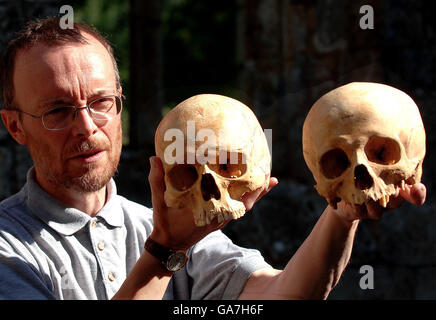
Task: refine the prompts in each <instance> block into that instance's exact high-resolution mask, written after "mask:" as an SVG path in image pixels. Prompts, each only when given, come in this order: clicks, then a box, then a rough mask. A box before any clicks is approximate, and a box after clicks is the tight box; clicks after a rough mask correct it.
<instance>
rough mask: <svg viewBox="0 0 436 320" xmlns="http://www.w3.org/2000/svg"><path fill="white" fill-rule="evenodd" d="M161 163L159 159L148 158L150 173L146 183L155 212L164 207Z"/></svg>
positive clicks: (163, 181)
mask: <svg viewBox="0 0 436 320" xmlns="http://www.w3.org/2000/svg"><path fill="white" fill-rule="evenodd" d="M164 176H165V174H164V170H163V166H162V161H161V160H160V158H159V157H156V156H152V157H150V173H149V174H148V182H149V183H150V189H151V202H152V205H153V208H154V209H155V210H160V209H162V208H164V207H166V205H165V199H164V193H165V189H166V187H165V180H164Z"/></svg>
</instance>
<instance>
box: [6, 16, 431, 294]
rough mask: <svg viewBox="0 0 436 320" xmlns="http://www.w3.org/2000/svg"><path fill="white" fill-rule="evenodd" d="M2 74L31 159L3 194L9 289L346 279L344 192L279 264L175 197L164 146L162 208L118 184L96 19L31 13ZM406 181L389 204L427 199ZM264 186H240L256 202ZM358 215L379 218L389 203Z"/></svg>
mask: <svg viewBox="0 0 436 320" xmlns="http://www.w3.org/2000/svg"><path fill="white" fill-rule="evenodd" d="M0 79H1V84H0V87H1V90H2V99H3V110H2V111H1V116H2V120H3V123H4V124H5V127H6V128H7V129H8V131H9V133H10V134H11V136H12V137H13V138H14V139H15V140H16V141H17V142H18V143H19V144H21V145H26V146H27V148H28V149H29V152H30V155H31V157H32V159H33V162H34V167H33V168H32V169H31V170H29V172H28V176H27V183H26V185H25V186H24V187H23V189H22V190H21V191H20V192H19V193H17V194H16V195H13V196H12V197H10V198H8V199H6V200H4V201H2V202H1V203H0V298H3V299H111V298H113V299H161V298H167V299H236V298H241V299H278V298H280V299H292V298H301V299H308V298H311V299H314V298H315V299H317V298H326V297H327V296H328V294H329V292H330V291H331V289H332V288H333V287H334V285H335V284H336V283H337V281H338V280H339V277H340V275H341V274H342V272H343V270H344V268H345V266H346V265H347V263H348V260H349V257H350V254H351V249H352V244H353V239H354V236H355V232H356V228H357V225H358V222H359V219H360V218H363V216H358V214H357V213H355V212H354V211H353V210H352V209H351V208H350V207H347V206H346V205H344V204H343V203H339V205H338V208H337V209H336V210H335V209H333V208H332V207H327V208H326V210H325V212H324V213H323V215H322V216H321V218H320V219H319V221H318V223H317V224H316V226H315V227H314V230H313V231H312V233H311V234H310V236H309V237H308V238H307V240H306V241H305V242H304V243H303V245H302V246H301V248H300V249H299V250H298V251H297V253H296V254H295V255H294V257H293V258H292V259H291V260H290V262H289V263H288V265H287V266H286V268H285V270H276V269H273V268H272V267H271V266H269V265H268V264H267V263H265V261H264V260H263V258H262V257H261V255H260V254H259V252H258V251H256V250H251V249H244V248H240V247H237V246H235V245H234V244H233V243H232V242H231V241H230V240H229V239H228V238H227V237H226V236H224V234H223V233H222V232H221V231H220V230H219V229H220V228H222V227H223V226H224V225H225V223H218V222H217V221H213V223H212V224H210V225H208V226H206V227H201V228H199V227H196V226H195V224H194V221H193V215H192V213H191V212H190V211H189V210H188V209H181V210H180V209H177V210H176V209H172V208H168V207H166V205H165V202H164V199H163V194H164V190H165V184H164V179H163V169H162V163H161V162H160V160H159V159H158V158H156V157H152V158H151V159H150V163H151V170H150V174H149V182H150V186H151V191H152V204H153V211H151V210H149V209H147V208H145V207H143V206H140V205H138V204H135V203H133V202H130V201H128V200H127V199H125V198H123V197H121V196H118V195H117V194H116V186H115V183H114V181H113V180H112V179H111V177H112V176H113V174H114V173H115V171H116V168H117V165H118V161H119V158H120V153H121V147H122V145H121V136H122V135H121V132H122V129H121V115H120V114H121V113H120V112H121V108H122V88H121V85H120V81H119V76H118V71H117V67H116V62H115V59H114V57H113V55H112V51H111V48H110V46H109V45H108V44H107V42H106V41H105V40H104V39H103V38H102V37H101V36H100V35H99V34H98V33H97V32H96V31H94V30H92V29H90V28H88V27H87V26H85V25H80V24H75V27H74V29H72V30H70V29H66V30H62V29H60V28H59V21H58V20H57V19H46V20H41V21H36V22H33V23H31V24H29V25H28V26H27V27H26V28H25V30H24V31H23V32H22V33H21V35H20V36H19V37H18V38H17V39H16V40H15V41H13V42H11V44H10V45H9V47H8V49H7V50H6V53H5V56H4V58H3V60H2V68H1V78H0ZM277 183H278V181H277V179H275V178H271V179H270V184H269V189H271V188H272V187H274V186H275V185H277ZM398 192H399V194H398V197H397V198H396V199H393V200H392V201H391V203H390V207H391V208H394V207H397V206H398V205H399V204H400V202H401V200H402V198H405V199H406V200H408V201H410V202H412V203H414V204H417V205H420V204H422V203H423V202H424V199H425V193H426V192H425V187H424V186H423V185H422V184H417V185H414V186H407V187H406V189H405V190H399V191H398ZM265 193H266V192H262V193H261V192H260V190H258V191H255V192H253V193H251V194H246V195H244V204H245V206H246V208H247V210H250V209H251V207H252V206H253V205H254V203H255V202H256V201H257V200H259V199H260V198H261V197H262V196H263V195H264V194H265ZM360 214H361V215H362V214H364V215H365V217H367V218H379V217H380V216H381V214H382V208H381V207H380V206H378V205H377V204H375V203H372V204H368V206H367V210H366V211H365V212H364V213H360ZM144 245H146V247H147V249H146V250H144ZM169 249H171V250H172V251H168V250H169ZM174 252H177V253H179V254H180V253H181V254H182V255H179V256H178V257H179V258H178V259H179V260H174V261H175V262H174V261H173V262H174V264H171V263H170V264H168V262H171V261H168V260H170V258H171V259H172V257H174V256H175V255H170V254H171V253H174ZM185 253H187V254H188V256H189V259H188V261H187V263H186V265H185V266H184V267H183V268H181V269H180V270H178V271H176V272H175V271H174V270H176V269H179V268H180V267H182V266H183V264H184V263H185V262H186V261H185V260H184V254H185ZM180 259H181V260H180ZM164 262H165V263H167V264H164Z"/></svg>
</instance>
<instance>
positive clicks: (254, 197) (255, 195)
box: [242, 177, 279, 211]
mask: <svg viewBox="0 0 436 320" xmlns="http://www.w3.org/2000/svg"><path fill="white" fill-rule="evenodd" d="M278 184H279V181H278V180H277V178H274V177H272V178H270V179H269V184H268V187H267V188H266V189H264V188H259V189H256V190H255V191H252V192H247V193H245V194H244V195H243V196H242V202H243V203H244V205H245V210H246V211H249V210H251V208H252V207H253V206H254V204H255V203H256V202H257V201H259V200H260V199H261V198H262V197H263V196H264V195H265V194H267V193H268V192H270V191H271V189H272V188H274V187H275V186H276V185H278Z"/></svg>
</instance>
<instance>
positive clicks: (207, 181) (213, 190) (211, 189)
mask: <svg viewBox="0 0 436 320" xmlns="http://www.w3.org/2000/svg"><path fill="white" fill-rule="evenodd" d="M201 194H202V195H203V199H204V201H209V200H210V199H212V198H215V199H216V200H219V199H220V198H221V193H220V190H219V189H218V186H217V185H216V183H215V179H214V178H213V176H212V175H211V174H210V173H205V174H203V176H202V177H201Z"/></svg>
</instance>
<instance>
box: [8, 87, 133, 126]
mask: <svg viewBox="0 0 436 320" xmlns="http://www.w3.org/2000/svg"><path fill="white" fill-rule="evenodd" d="M109 97H115V99H116V98H118V99H119V100H120V110H119V111H118V112H117V114H116V115H118V114H120V113H121V111H122V110H123V99H125V98H126V97H125V96H124V95H120V96H119V95H117V94H110V95H106V96H102V97H98V98H96V99H94V100H92V101H91V102H89V103H88V104H86V105H84V106H82V107H76V106H75V105H65V106H62V107H55V108H51V109H48V110H45V111H43V112H42V113H41V115H39V116H37V115H34V114H32V113H29V112H26V111H23V110H21V109H18V108H14V109H12V110H13V111H17V112H20V113H24V114H27V115H28V116H31V117H32V118H35V119H41V122H42V125H43V127H44V128H45V129H46V130H50V131H60V130H65V129H67V128H69V127H70V126H71V125H72V123H73V122H71V123H70V124H69V125H68V126H66V127H63V128H55V129H49V128H47V127H46V125H45V123H44V115H45V114H47V113H48V112H50V111H53V110H56V109H59V108H65V107H68V108H71V107H73V108H74V116H73V121H74V119H76V117H77V112H78V111H79V110H81V109H85V108H86V109H87V110H88V114H89V116H90V117H91V119H92V120H93V121H94V120H98V119H94V117H93V113H92V110H91V108H90V105H92V104H93V103H94V102H96V101H98V100H100V99H104V98H109ZM115 103H116V102H115ZM112 119H113V118H110V119H107V122H109V121H110V120H112ZM107 122H106V123H107ZM94 123H95V122H94ZM96 125H97V124H96ZM97 126H98V125H97ZM98 127H100V126H98Z"/></svg>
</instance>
